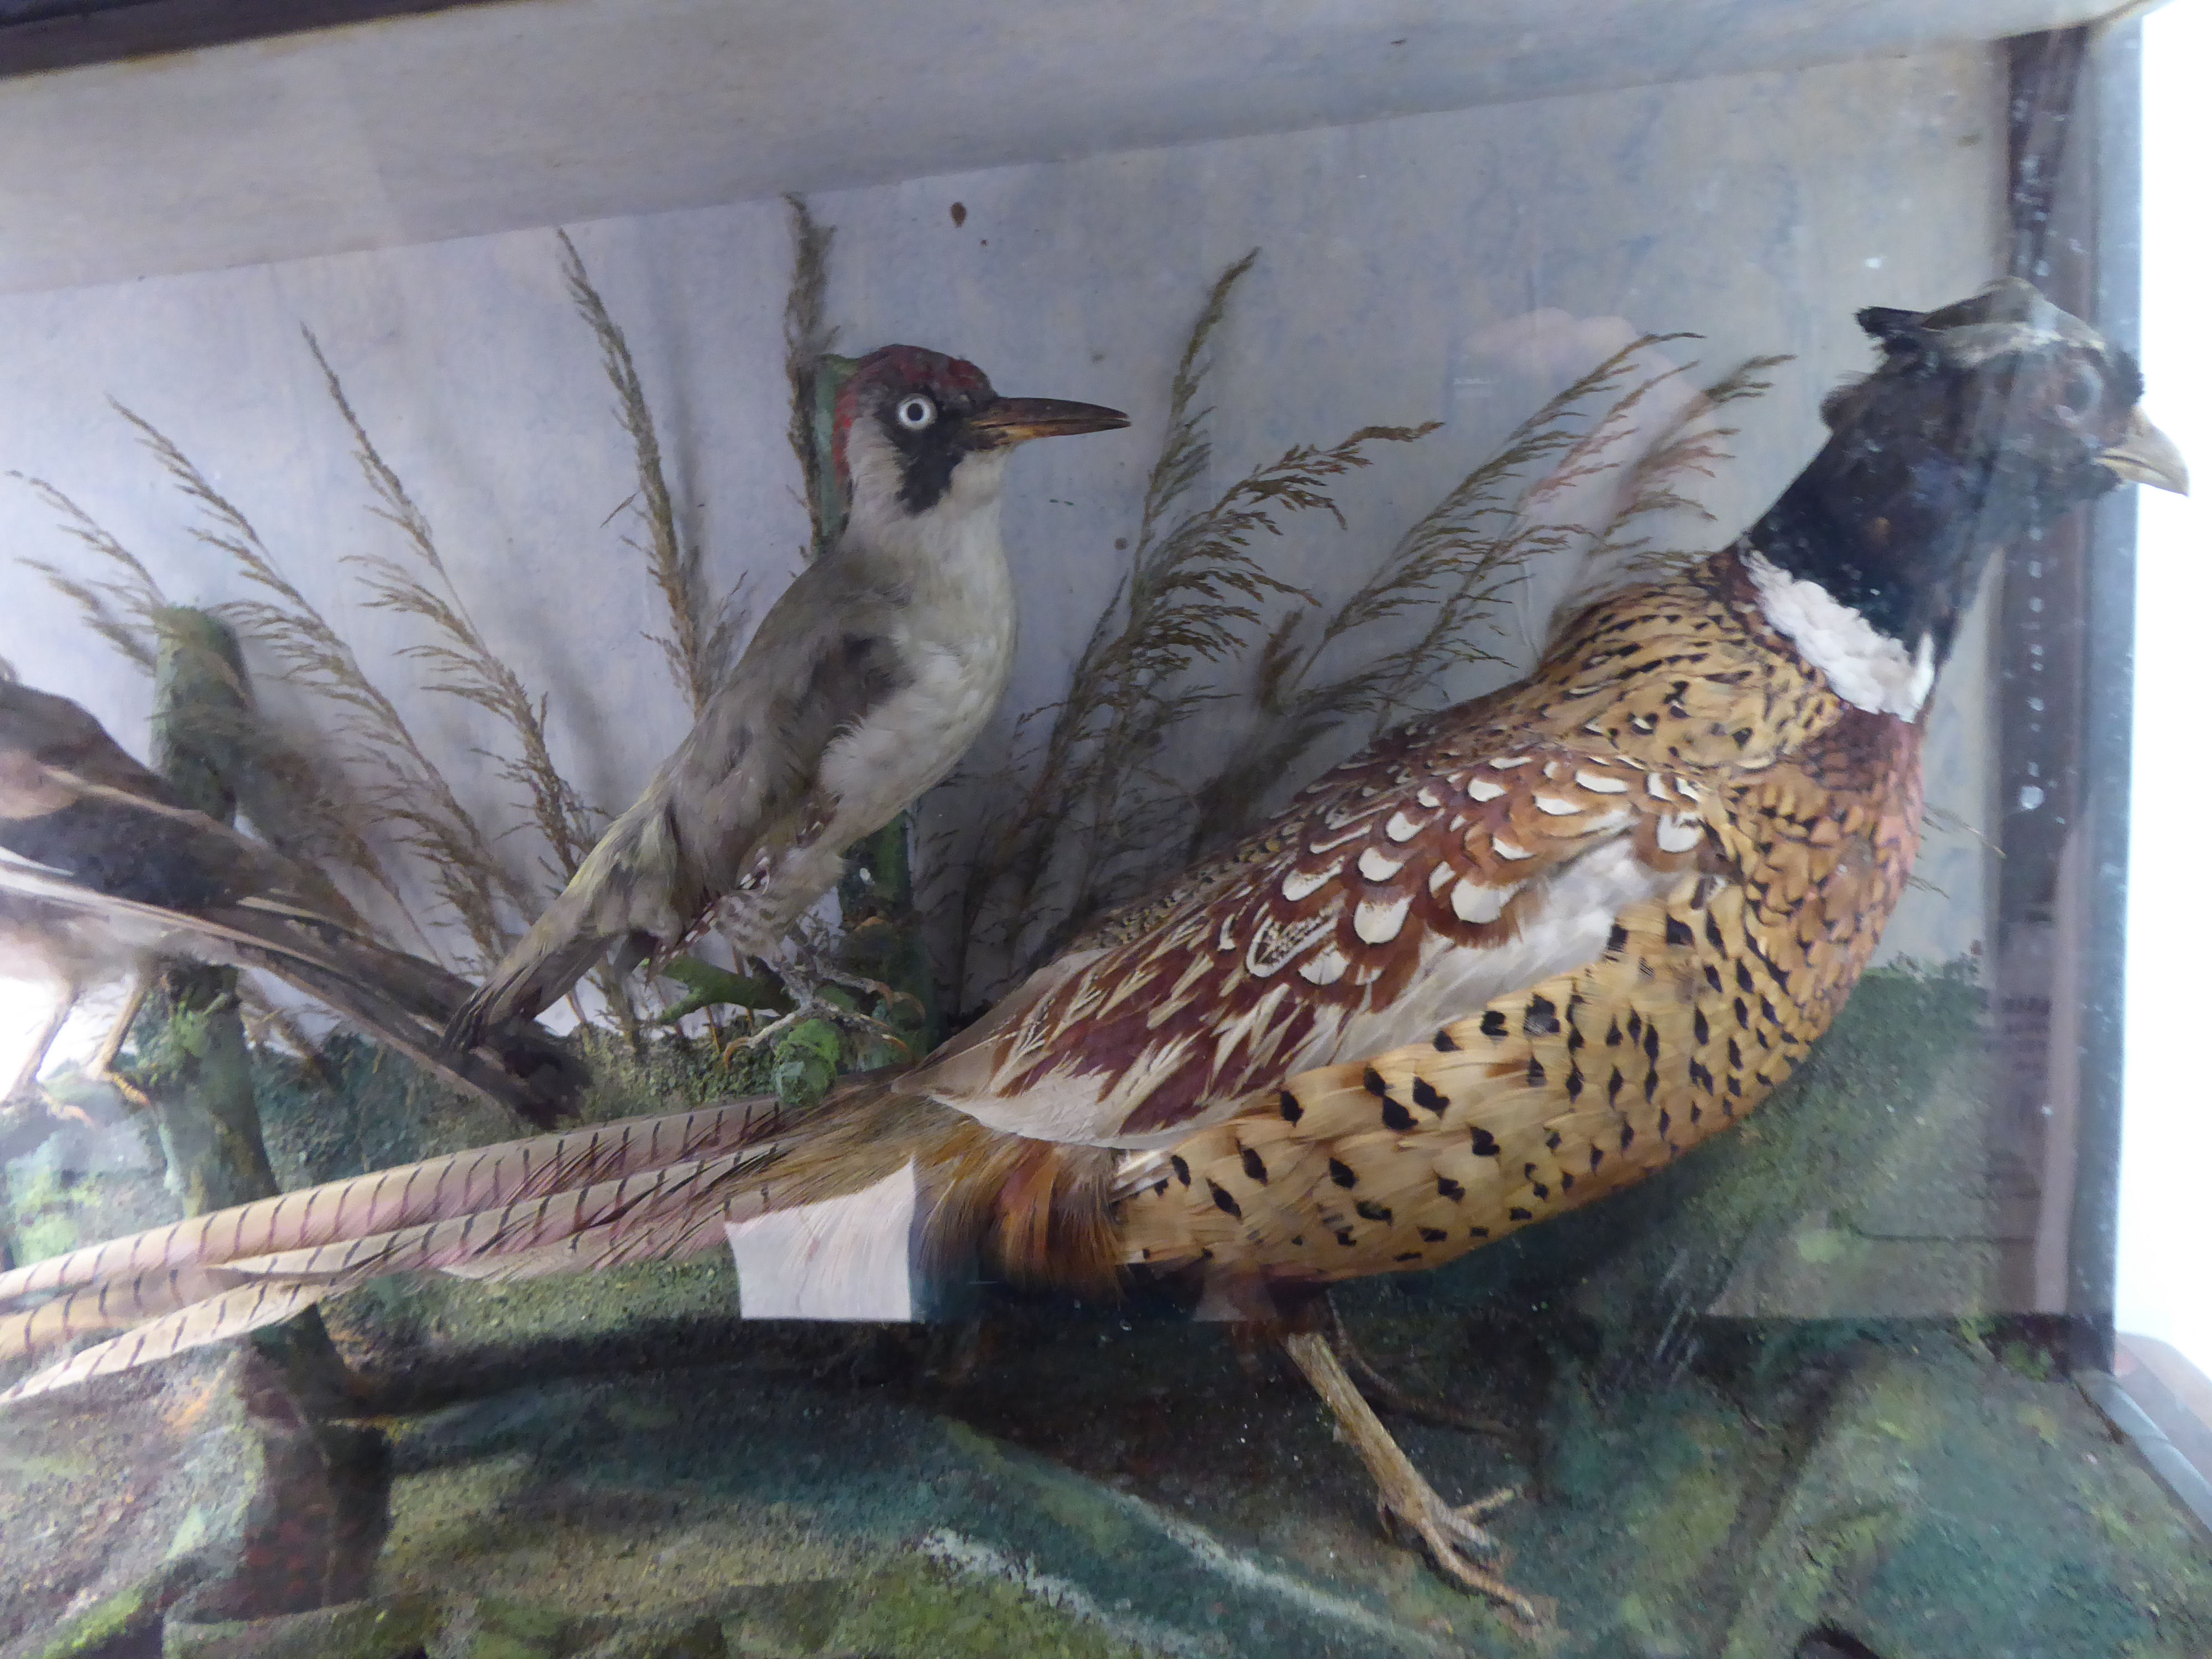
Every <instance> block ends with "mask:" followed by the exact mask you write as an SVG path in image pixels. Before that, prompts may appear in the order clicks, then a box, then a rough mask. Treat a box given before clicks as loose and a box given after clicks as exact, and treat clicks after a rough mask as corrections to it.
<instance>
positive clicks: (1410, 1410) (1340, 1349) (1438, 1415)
mask: <svg viewBox="0 0 2212 1659" xmlns="http://www.w3.org/2000/svg"><path fill="white" fill-rule="evenodd" d="M1322 1306H1323V1307H1324V1308H1326V1309H1327V1310H1328V1339H1329V1345H1330V1346H1332V1347H1334V1349H1335V1350H1336V1352H1337V1357H1338V1358H1340V1359H1341V1360H1343V1361H1344V1366H1345V1369H1346V1370H1347V1371H1349V1372H1350V1373H1351V1374H1352V1381H1353V1382H1354V1383H1357V1384H1358V1389H1359V1392H1360V1393H1362V1394H1363V1395H1366V1396H1367V1400H1368V1402H1369V1403H1370V1405H1373V1406H1376V1407H1380V1408H1381V1409H1382V1410H1383V1411H1386V1412H1389V1413H1392V1414H1394V1415H1395V1416H1398V1417H1407V1418H1411V1419H1413V1421H1414V1422H1416V1423H1428V1424H1432V1425H1435V1426H1437V1427H1438V1428H1443V1429H1460V1430H1463V1431H1466V1432H1467V1433H1468V1434H1504V1433H1505V1432H1506V1428H1505V1425H1504V1424H1503V1423H1500V1422H1498V1421H1497V1420H1496V1419H1494V1418H1488V1417H1481V1416H1478V1415H1477V1414H1476V1413H1474V1412H1471V1411H1469V1410H1468V1409H1467V1408H1466V1407H1464V1406H1457V1405H1454V1404H1453V1403H1452V1402H1451V1401H1448V1400H1439V1399H1437V1397H1436V1396H1435V1395H1426V1394H1419V1393H1416V1392H1414V1391H1413V1389H1408V1388H1407V1387H1406V1386H1405V1385H1404V1384H1403V1383H1399V1382H1398V1381H1397V1380H1396V1379H1395V1378H1393V1377H1391V1376H1389V1375H1387V1374H1386V1373H1385V1372H1383V1370H1380V1369H1379V1368H1377V1367H1376V1364H1375V1363H1374V1362H1373V1361H1372V1360H1370V1359H1369V1358H1368V1357H1367V1356H1366V1355H1365V1354H1364V1353H1362V1352H1360V1351H1359V1348H1358V1344H1356V1343H1354V1342H1353V1341H1352V1333H1351V1332H1350V1331H1348V1330H1346V1328H1345V1326H1344V1316H1343V1315H1342V1314H1340V1313H1339V1312H1338V1311H1337V1310H1336V1304H1335V1302H1334V1300H1332V1299H1331V1298H1329V1297H1326V1296H1324V1297H1322Z"/></svg>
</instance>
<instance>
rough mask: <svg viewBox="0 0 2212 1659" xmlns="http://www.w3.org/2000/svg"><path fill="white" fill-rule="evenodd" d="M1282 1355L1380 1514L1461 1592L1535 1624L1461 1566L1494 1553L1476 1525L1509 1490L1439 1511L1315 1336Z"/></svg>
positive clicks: (1506, 1587) (1287, 1344) (1506, 1589)
mask: <svg viewBox="0 0 2212 1659" xmlns="http://www.w3.org/2000/svg"><path fill="white" fill-rule="evenodd" d="M1283 1348H1284V1351H1285V1352H1287V1353H1288V1354H1289V1355H1290V1356H1291V1360H1292V1361H1293V1363H1295V1364H1297V1368H1298V1369H1299V1370H1302V1371H1304V1373H1305V1374H1306V1381H1307V1382H1309V1383H1312V1384H1313V1385H1314V1389H1315V1391H1316V1393H1318V1394H1319V1395H1321V1397H1322V1400H1323V1401H1327V1402H1328V1408H1329V1410H1331V1411H1332V1412H1334V1413H1336V1421H1337V1426H1338V1428H1339V1429H1340V1431H1341V1432H1342V1433H1343V1435H1344V1437H1345V1438H1346V1439H1347V1440H1349V1441H1351V1442H1352V1449H1354V1450H1355V1451H1357V1452H1358V1454H1359V1457H1360V1461H1361V1462H1364V1463H1365V1464H1366V1465H1367V1472H1368V1473H1369V1474H1371V1475H1373V1476H1374V1477H1375V1486H1376V1496H1377V1498H1378V1499H1379V1500H1380V1502H1381V1504H1382V1507H1383V1513H1384V1514H1385V1515H1386V1516H1389V1517H1391V1518H1393V1519H1395V1520H1396V1521H1398V1522H1401V1523H1402V1524H1403V1525H1405V1526H1407V1527H1408V1528H1412V1530H1413V1532H1414V1534H1416V1535H1418V1536H1419V1539H1420V1541H1422V1543H1424V1544H1425V1545H1426V1546H1427V1547H1428V1551H1429V1555H1430V1558H1431V1559H1433V1560H1434V1561H1435V1562H1436V1564H1437V1566H1438V1567H1439V1568H1440V1569H1442V1570H1443V1571H1445V1572H1447V1573H1449V1574H1450V1575H1451V1576H1452V1577H1455V1578H1456V1579H1458V1580H1459V1581H1460V1583H1462V1584H1465V1585H1466V1586H1467V1587H1468V1589H1473V1590H1477V1591H1479V1592H1480V1593H1481V1594H1482V1595H1487V1596H1489V1597H1490V1598H1491V1599H1492V1601H1498V1602H1499V1603H1501V1604H1502V1605H1504V1606H1505V1607H1510V1608H1511V1609H1512V1610H1513V1611H1514V1612H1515V1613H1518V1614H1520V1616H1521V1617H1522V1619H1525V1620H1528V1622H1529V1623H1530V1624H1532V1625H1534V1624H1538V1623H1541V1617H1540V1615H1539V1614H1538V1613H1537V1611H1536V1605H1535V1603H1534V1602H1533V1601H1530V1600H1529V1599H1528V1597H1527V1596H1525V1595H1522V1594H1521V1592H1520V1591H1518V1590H1516V1589H1514V1588H1513V1587H1512V1586H1511V1585H1510V1584H1508V1583H1505V1582H1504V1580H1503V1579H1501V1578H1498V1577H1496V1576H1495V1575H1494V1574H1492V1573H1489V1572H1486V1571H1484V1570H1483V1569H1482V1568H1480V1567H1479V1566H1477V1565H1475V1564H1474V1561H1473V1560H1471V1559H1468V1558H1469V1557H1471V1556H1475V1555H1484V1556H1489V1555H1495V1554H1496V1553H1498V1541H1497V1540H1496V1539H1495V1538H1492V1536H1491V1535H1490V1534H1488V1533H1487V1532H1486V1531H1484V1530H1483V1528H1481V1527H1480V1525H1479V1524H1477V1523H1478V1522H1480V1520H1481V1519H1482V1517H1483V1516H1486V1515H1489V1514H1491V1513H1492V1511H1494V1510H1500V1509H1503V1508H1504V1506H1505V1505H1506V1504H1510V1503H1511V1502H1512V1501H1513V1499H1514V1498H1515V1497H1516V1492H1515V1491H1514V1489H1513V1488H1512V1487H1510V1486H1508V1487H1506V1488H1504V1490H1502V1491H1499V1492H1492V1493H1491V1494H1490V1496H1489V1497H1487V1498H1480V1499H1478V1500H1477V1501H1476V1502H1474V1503H1472V1504H1461V1505H1458V1506H1456V1507H1455V1506H1454V1505H1452V1504H1447V1503H1445V1502H1444V1500H1443V1498H1439V1497H1438V1496H1437V1490H1436V1488H1435V1487H1433V1486H1431V1485H1430V1484H1429V1483H1428V1482H1427V1481H1426V1480H1423V1479H1422V1478H1421V1474H1420V1471H1419V1470H1418V1469H1416V1468H1414V1467H1413V1460H1412V1459H1411V1458H1409V1457H1407V1455H1406V1453H1405V1450H1404V1449H1403V1448H1401V1446H1400V1445H1399V1444H1398V1443H1397V1442H1396V1441H1395V1440H1393V1439H1392V1438H1391V1437H1390V1431H1389V1430H1388V1429H1386V1428H1384V1427H1383V1419H1380V1418H1378V1417H1377V1416H1376V1415H1375V1408H1374V1407H1371V1406H1370V1405H1369V1404H1368V1403H1367V1401H1366V1400H1365V1399H1364V1397H1363V1396H1362V1395H1361V1394H1360V1392H1359V1389H1358V1385H1357V1384H1355V1383H1353V1382H1352V1376H1351V1374H1350V1373H1349V1372H1347V1371H1346V1370H1345V1369H1344V1364H1343V1362H1342V1361H1341V1360H1340V1359H1339V1358H1337V1357H1336V1351H1335V1350H1334V1348H1332V1347H1331V1346H1329V1342H1328V1338H1327V1337H1326V1336H1324V1335H1322V1334H1321V1333H1319V1332H1317V1331H1298V1332H1294V1333H1292V1334H1290V1335H1287V1336H1285V1337H1284V1338H1283Z"/></svg>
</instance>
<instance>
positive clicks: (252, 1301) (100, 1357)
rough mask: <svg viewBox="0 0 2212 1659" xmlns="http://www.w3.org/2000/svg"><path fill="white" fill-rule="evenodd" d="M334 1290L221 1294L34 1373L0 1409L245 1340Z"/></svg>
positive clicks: (275, 1288)
mask: <svg viewBox="0 0 2212 1659" xmlns="http://www.w3.org/2000/svg"><path fill="white" fill-rule="evenodd" d="M338 1288H342V1287H341V1286H337V1285H331V1284H329V1283H327V1282H324V1281H319V1280H318V1281H308V1282H305V1283H300V1282H292V1283H287V1282H284V1281H282V1280H269V1281H265V1282H263V1283H258V1284H250V1285H241V1286H240V1287H239V1288H238V1289H236V1290H231V1291H223V1292H222V1294H221V1295H218V1296H214V1297H209V1298H207V1299H206V1300H204V1301H199V1302H194V1303H191V1304H189V1305H188V1306H185V1307H183V1308H179V1309H178V1310H176V1311H175V1312H173V1313H169V1314H164V1315H163V1316H161V1318H159V1319H155V1320H152V1321H149V1322H148V1323H146V1324H143V1325H140V1326H137V1328H134V1329H132V1330H130V1331H128V1332H125V1334H123V1335H121V1336H118V1337H111V1338H110V1339H108V1340H106V1341H105V1342H95V1343H94V1344H93V1346H90V1347H89V1348H86V1349H84V1350H83V1351H82V1352H79V1353H76V1354H72V1355H71V1356H70V1358H67V1359H65V1360H64V1361H62V1362H61V1364H58V1365H49V1366H48V1367H46V1370H42V1371H36V1372H33V1374H32V1375H31V1376H27V1377H25V1378H24V1379H23V1380H22V1381H21V1382H20V1383H16V1384H15V1387H13V1388H11V1389H9V1390H7V1392H6V1393H4V1394H0V1406H12V1405H15V1403H17V1402H18V1401H24V1400H30V1399H33V1398H35V1397H36V1396H38V1395H42V1394H52V1392H54V1391H55V1390H56V1389H67V1388H73V1387H75V1386H76V1384H77V1383H85V1382H89V1381H90V1380H91V1379H92V1378H94V1377H95V1376H110V1375H112V1373H114V1372H117V1371H127V1370H137V1368H138V1367H139V1366H141V1365H150V1364H154V1363H155V1361H156V1360H161V1359H167V1358H171V1357H172V1356H173V1355H175V1354H179V1353H183V1352H185V1351H186V1350H187V1349H191V1348H197V1347H204V1346H206V1345H207V1344H208V1343H210V1342H220V1341H222V1340H223V1339H224V1338H226V1337H232V1336H243V1335H245V1334H246V1333H247V1332H249V1331H258V1330H259V1329H260V1328H262V1327H263V1326H264V1325H273V1324H276V1322H278V1321H279V1320H283V1319H289V1318H290V1317H291V1316H293V1315H295V1314H296V1313H300V1312H302V1311H304V1310H307V1309H308V1308H311V1307H313V1306H314V1304H316V1303H318V1302H320V1301H321V1300H322V1299H323V1298H324V1297H326V1296H328V1295H330V1294H331V1291H332V1290H334V1289H338Z"/></svg>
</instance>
